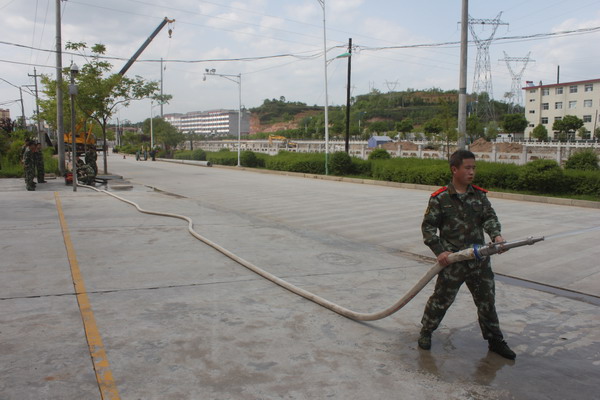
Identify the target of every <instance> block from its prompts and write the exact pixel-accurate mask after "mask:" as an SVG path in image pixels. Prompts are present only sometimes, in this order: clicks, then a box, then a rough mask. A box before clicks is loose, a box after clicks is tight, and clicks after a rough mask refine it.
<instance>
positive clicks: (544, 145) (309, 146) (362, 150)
mask: <svg viewBox="0 0 600 400" xmlns="http://www.w3.org/2000/svg"><path fill="white" fill-rule="evenodd" d="M187 145H188V148H189V143H188V144H187ZM240 145H241V150H242V151H244V150H250V151H253V152H255V153H263V154H269V155H275V154H277V153H278V152H279V151H281V150H286V151H292V152H298V153H324V152H325V142H324V141H318V140H289V141H281V140H278V141H271V142H269V141H268V140H241V141H240ZM193 147H194V148H200V149H203V150H205V151H219V150H221V149H223V148H226V149H229V150H231V151H237V148H238V141H237V140H207V141H195V142H193ZM379 147H380V148H384V149H386V150H387V151H388V152H389V153H390V154H391V155H392V157H405V158H406V157H416V158H426V159H427V158H429V159H447V158H448V156H449V155H450V154H451V153H452V152H454V151H455V150H456V149H457V147H456V143H449V144H446V143H444V142H428V141H412V142H408V141H407V142H390V143H386V144H384V145H381V146H379ZM587 148H591V149H593V150H594V151H595V152H596V153H597V154H599V155H600V142H597V141H589V142H566V143H564V142H563V143H559V142H498V143H496V142H491V143H490V142H486V143H483V144H482V143H477V142H476V143H474V144H472V145H471V146H470V150H471V151H472V152H473V153H475V155H476V156H477V158H478V159H480V160H484V161H492V162H500V163H511V164H518V165H522V164H525V163H527V162H529V161H533V160H538V159H546V160H555V161H556V162H558V163H560V164H564V162H565V161H566V160H567V159H568V158H569V157H570V156H571V155H572V154H573V153H575V152H577V151H580V150H582V149H587ZM344 150H345V142H344V141H340V140H331V141H329V152H330V153H334V152H337V151H344ZM373 150H374V149H373V148H369V147H367V141H363V140H361V141H350V143H349V154H350V155H351V156H354V157H358V158H362V159H367V158H368V157H369V154H370V153H371V151H373Z"/></svg>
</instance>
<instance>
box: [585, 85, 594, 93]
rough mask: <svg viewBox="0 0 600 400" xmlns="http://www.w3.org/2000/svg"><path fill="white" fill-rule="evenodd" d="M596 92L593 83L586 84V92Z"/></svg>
mask: <svg viewBox="0 0 600 400" xmlns="http://www.w3.org/2000/svg"><path fill="white" fill-rule="evenodd" d="M593 90H594V84H593V83H586V84H585V91H586V92H592V91H593Z"/></svg>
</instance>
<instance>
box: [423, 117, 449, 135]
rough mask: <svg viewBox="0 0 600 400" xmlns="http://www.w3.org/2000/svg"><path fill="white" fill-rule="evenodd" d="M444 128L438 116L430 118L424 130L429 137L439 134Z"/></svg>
mask: <svg viewBox="0 0 600 400" xmlns="http://www.w3.org/2000/svg"><path fill="white" fill-rule="evenodd" d="M443 129H444V128H443V127H442V123H441V121H440V120H439V119H438V118H433V119H430V120H429V121H427V122H425V124H424V125H423V132H424V133H425V136H426V137H427V138H428V139H431V138H432V137H433V136H437V135H439V134H440V132H441V131H442V130H443Z"/></svg>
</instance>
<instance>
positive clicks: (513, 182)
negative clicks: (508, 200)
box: [475, 161, 522, 189]
mask: <svg viewBox="0 0 600 400" xmlns="http://www.w3.org/2000/svg"><path fill="white" fill-rule="evenodd" d="M520 168H522V167H519V166H518V165H515V164H500V163H493V162H485V161H478V162H477V173H476V174H475V184H476V185H478V186H482V187H484V188H486V189H490V188H497V189H517V188H518V187H519V169H520Z"/></svg>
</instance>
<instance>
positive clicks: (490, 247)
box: [473, 236, 544, 260]
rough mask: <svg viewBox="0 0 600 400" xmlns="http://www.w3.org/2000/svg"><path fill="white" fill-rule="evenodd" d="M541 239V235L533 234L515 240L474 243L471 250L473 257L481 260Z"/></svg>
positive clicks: (542, 238)
mask: <svg viewBox="0 0 600 400" xmlns="http://www.w3.org/2000/svg"><path fill="white" fill-rule="evenodd" d="M542 240H544V237H543V236H540V237H535V238H534V237H533V236H529V237H528V238H526V239H521V240H515V241H512V242H501V243H490V244H486V245H485V246H479V245H475V246H473V252H474V253H475V258H477V259H478V260H482V259H484V258H485V257H487V256H491V255H493V254H498V253H501V252H505V251H507V250H510V249H512V248H514V247H521V246H525V245H532V244H534V243H537V242H541V241H542Z"/></svg>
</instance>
